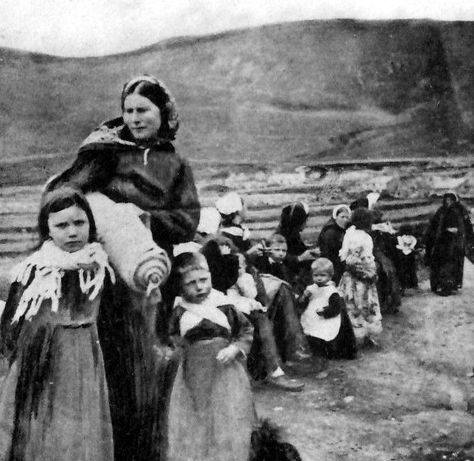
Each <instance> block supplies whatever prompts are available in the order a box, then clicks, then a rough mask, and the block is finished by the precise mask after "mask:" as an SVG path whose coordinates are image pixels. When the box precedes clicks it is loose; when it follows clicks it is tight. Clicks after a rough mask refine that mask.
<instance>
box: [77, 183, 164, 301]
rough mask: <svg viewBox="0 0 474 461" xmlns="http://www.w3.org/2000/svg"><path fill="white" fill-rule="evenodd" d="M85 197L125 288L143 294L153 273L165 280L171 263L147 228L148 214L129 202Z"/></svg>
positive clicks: (103, 197) (95, 194)
mask: <svg viewBox="0 0 474 461" xmlns="http://www.w3.org/2000/svg"><path fill="white" fill-rule="evenodd" d="M86 197H87V199H88V201H89V204H90V206H91V209H92V213H93V214H94V219H95V222H96V226H97V237H98V239H99V241H100V242H101V243H102V245H103V247H104V250H105V252H106V253H107V255H108V256H109V259H110V262H111V264H112V266H113V267H114V269H115V270H116V271H117V272H118V273H119V274H120V276H121V277H122V279H123V280H124V282H125V283H126V284H127V286H129V287H130V288H131V289H133V290H135V291H138V292H143V291H146V289H147V286H148V282H149V280H148V279H149V276H150V275H151V274H152V273H154V274H157V275H158V276H159V278H160V283H162V282H163V281H164V280H166V278H167V277H168V275H169V273H170V270H171V262H170V260H169V258H168V255H167V254H166V252H165V251H164V250H163V249H162V248H160V247H159V246H158V245H157V244H156V243H155V242H154V241H153V238H152V235H151V231H150V229H149V228H147V227H146V224H147V223H148V222H149V214H148V213H147V212H145V211H143V210H141V209H140V208H138V207H137V206H136V205H134V204H132V203H116V202H114V201H113V200H111V199H109V198H108V197H106V196H105V195H104V194H101V193H99V192H92V193H89V194H87V195H86Z"/></svg>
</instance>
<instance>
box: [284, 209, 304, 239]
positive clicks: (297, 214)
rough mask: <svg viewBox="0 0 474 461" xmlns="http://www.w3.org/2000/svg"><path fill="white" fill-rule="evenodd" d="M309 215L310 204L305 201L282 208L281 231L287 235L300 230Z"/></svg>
mask: <svg viewBox="0 0 474 461" xmlns="http://www.w3.org/2000/svg"><path fill="white" fill-rule="evenodd" d="M308 215H309V208H308V205H307V204H306V203H304V202H294V203H292V204H291V205H287V206H285V207H284V208H283V209H282V210H281V216H280V233H281V234H282V235H283V236H284V237H287V236H289V235H291V234H294V233H295V232H299V231H300V230H301V227H302V226H303V224H304V223H305V222H306V221H307V219H308Z"/></svg>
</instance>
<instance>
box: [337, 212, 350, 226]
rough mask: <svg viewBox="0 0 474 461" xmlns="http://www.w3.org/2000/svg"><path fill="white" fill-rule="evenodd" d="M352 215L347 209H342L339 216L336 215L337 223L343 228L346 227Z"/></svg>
mask: <svg viewBox="0 0 474 461" xmlns="http://www.w3.org/2000/svg"><path fill="white" fill-rule="evenodd" d="M349 219H350V216H349V213H348V212H347V211H341V212H340V213H339V214H338V215H337V216H336V219H335V221H336V224H337V225H338V226H339V227H340V228H341V229H345V228H346V227H347V223H348V222H349Z"/></svg>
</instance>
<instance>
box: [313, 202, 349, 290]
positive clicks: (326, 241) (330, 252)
mask: <svg viewBox="0 0 474 461" xmlns="http://www.w3.org/2000/svg"><path fill="white" fill-rule="evenodd" d="M350 217H351V209H350V208H349V207H348V206H347V205H338V206H336V207H335V208H334V210H333V212H332V218H331V219H330V220H329V221H328V222H327V223H326V224H325V225H324V226H323V228H322V229H321V232H320V234H319V237H318V246H319V249H320V251H321V256H323V257H324V258H327V259H329V261H331V262H332V264H333V266H334V276H333V281H334V282H335V283H336V285H337V284H338V283H339V281H340V280H341V277H342V274H343V273H344V264H343V262H342V261H341V259H340V258H339V250H340V249H341V247H342V241H343V240H344V234H345V232H346V228H347V224H348V223H349V220H350Z"/></svg>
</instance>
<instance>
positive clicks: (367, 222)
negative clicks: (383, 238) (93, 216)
mask: <svg viewBox="0 0 474 461" xmlns="http://www.w3.org/2000/svg"><path fill="white" fill-rule="evenodd" d="M372 222H373V217H372V212H370V211H369V210H368V209H367V208H356V209H355V210H354V211H353V212H352V216H351V224H352V225H353V226H355V227H356V229H361V230H364V231H366V232H369V231H370V230H371V228H372Z"/></svg>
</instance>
